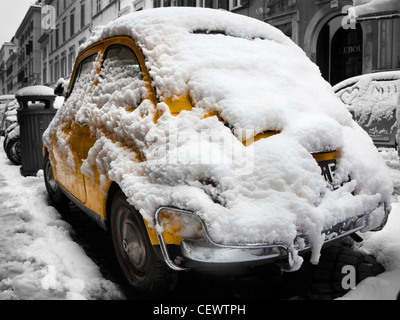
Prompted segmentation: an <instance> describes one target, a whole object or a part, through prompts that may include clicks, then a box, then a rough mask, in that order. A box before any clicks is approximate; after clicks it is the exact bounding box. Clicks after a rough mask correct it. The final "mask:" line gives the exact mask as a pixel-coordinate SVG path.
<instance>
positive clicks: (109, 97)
mask: <svg viewBox="0 0 400 320" xmlns="http://www.w3.org/2000/svg"><path fill="white" fill-rule="evenodd" d="M142 88H143V77H142V72H141V70H140V65H139V62H138V60H137V58H136V55H135V54H134V52H133V51H132V50H131V49H130V48H129V47H127V46H124V45H112V46H110V47H109V48H108V49H107V50H106V52H105V54H104V59H103V65H102V68H101V70H100V75H99V82H98V84H97V87H96V89H95V92H94V96H93V100H94V102H95V103H96V104H97V106H98V107H104V106H105V105H106V104H114V105H115V106H118V107H124V108H127V109H132V108H136V107H137V106H138V105H139V104H140V102H141V101H142Z"/></svg>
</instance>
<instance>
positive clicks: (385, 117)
mask: <svg viewBox="0 0 400 320" xmlns="http://www.w3.org/2000/svg"><path fill="white" fill-rule="evenodd" d="M334 91H335V93H336V95H337V97H339V99H340V100H341V101H342V102H343V103H344V104H345V105H346V106H347V108H348V109H349V111H350V112H351V114H352V116H353V118H354V120H355V121H356V122H357V123H358V124H359V125H360V126H361V127H362V128H363V129H364V130H365V131H366V132H367V133H368V135H369V136H370V137H371V138H372V140H373V142H374V144H375V145H376V146H377V147H386V148H395V149H397V150H398V151H399V119H400V70H399V71H387V72H376V73H370V74H365V75H361V76H357V77H353V78H350V79H347V80H344V81H342V82H340V83H338V84H337V85H335V86H334Z"/></svg>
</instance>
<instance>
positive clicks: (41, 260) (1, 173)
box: [0, 138, 124, 300]
mask: <svg viewBox="0 0 400 320" xmlns="http://www.w3.org/2000/svg"><path fill="white" fill-rule="evenodd" d="M3 139H4V138H1V145H2V144H3ZM19 168H20V167H19V166H14V165H12V164H11V162H10V161H9V160H8V159H7V157H6V155H5V153H4V151H3V148H1V152H0V300H5V299H46V300H48V299H74V300H76V299H121V298H124V296H123V294H122V293H121V291H120V290H119V288H118V287H117V286H116V285H115V284H114V283H112V282H110V281H108V280H105V279H104V278H103V277H102V275H101V273H100V271H99V268H98V266H97V265H96V264H95V263H94V262H93V261H92V260H91V259H90V258H88V257H87V255H86V254H85V252H84V251H83V249H82V248H80V247H79V245H78V244H77V243H75V242H74V241H73V240H72V238H71V236H70V234H69V231H70V225H69V224H67V223H66V222H65V221H63V220H62V219H61V216H60V214H59V213H58V212H57V210H56V209H54V208H53V207H51V206H49V205H48V203H47V200H46V199H47V195H46V190H45V187H44V183H43V175H42V171H39V173H38V175H37V177H23V176H21V175H20V171H19Z"/></svg>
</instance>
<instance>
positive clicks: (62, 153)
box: [51, 47, 100, 203]
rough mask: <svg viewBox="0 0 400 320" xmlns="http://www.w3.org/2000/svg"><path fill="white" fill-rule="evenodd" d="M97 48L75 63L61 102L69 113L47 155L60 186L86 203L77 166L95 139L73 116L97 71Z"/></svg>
mask: <svg viewBox="0 0 400 320" xmlns="http://www.w3.org/2000/svg"><path fill="white" fill-rule="evenodd" d="M99 50H100V47H98V48H92V49H91V50H88V51H87V52H85V54H83V55H82V56H81V57H80V59H79V60H78V63H77V64H76V67H75V70H74V73H73V77H72V81H71V87H70V89H69V92H68V96H67V99H66V101H65V103H68V104H70V105H72V107H69V108H68V109H69V112H70V114H69V115H67V116H65V117H63V119H65V120H64V121H63V123H61V128H60V130H58V131H57V134H56V135H55V136H53V137H52V139H53V143H52V144H53V148H52V152H51V156H52V158H53V161H55V163H56V165H55V166H53V170H54V174H55V176H56V177H57V180H58V182H59V183H60V184H61V185H62V187H63V188H64V189H65V190H67V191H68V193H69V194H71V195H72V196H74V197H75V198H76V199H78V200H79V201H80V202H82V203H85V202H86V190H85V180H84V176H83V173H82V172H81V170H80V168H81V166H82V162H83V160H84V159H86V158H87V154H88V151H89V149H90V148H91V147H92V146H93V144H94V142H95V137H93V136H92V135H91V132H90V128H89V127H88V126H87V123H86V122H85V120H84V119H81V118H79V116H77V114H78V112H79V109H80V108H81V106H82V105H84V104H85V103H90V100H91V93H92V91H93V88H94V85H95V79H96V75H97V72H98V70H97V69H98V68H97V67H96V66H98V61H97V59H98V55H99Z"/></svg>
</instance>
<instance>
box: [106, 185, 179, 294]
mask: <svg viewBox="0 0 400 320" xmlns="http://www.w3.org/2000/svg"><path fill="white" fill-rule="evenodd" d="M110 220H111V221H110V222H111V233H112V239H113V243H114V249H115V252H116V256H117V259H118V262H119V265H120V267H121V269H122V271H123V273H124V275H125V277H126V279H127V281H128V282H129V284H130V285H131V286H132V287H133V288H134V289H135V290H136V291H137V292H140V293H141V294H145V295H147V294H148V295H157V294H162V293H165V292H167V291H168V290H171V289H172V288H173V287H174V285H175V284H176V280H177V273H176V272H174V271H173V270H171V269H170V268H169V267H168V266H167V265H166V264H165V262H164V260H163V259H160V258H159V257H158V256H157V254H156V252H155V250H154V248H153V246H152V244H151V243H150V239H149V236H148V233H147V229H146V226H145V224H144V221H143V218H142V216H141V215H140V213H139V212H137V211H136V210H135V209H134V208H133V207H132V206H131V205H130V204H129V203H128V202H127V200H126V196H125V194H124V193H123V192H122V191H121V190H117V191H116V193H115V194H114V196H113V199H112V205H111V219H110Z"/></svg>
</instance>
